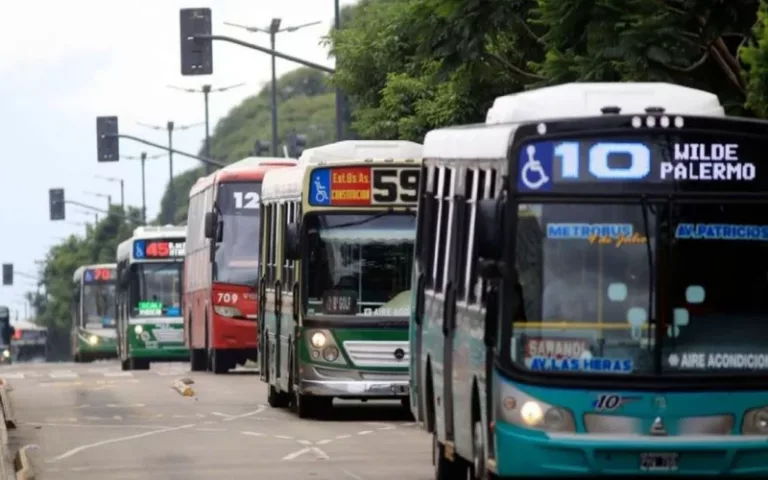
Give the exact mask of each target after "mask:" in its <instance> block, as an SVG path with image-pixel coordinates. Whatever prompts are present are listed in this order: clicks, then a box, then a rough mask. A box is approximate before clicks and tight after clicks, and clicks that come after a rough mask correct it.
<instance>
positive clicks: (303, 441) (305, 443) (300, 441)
mask: <svg viewBox="0 0 768 480" xmlns="http://www.w3.org/2000/svg"><path fill="white" fill-rule="evenodd" d="M296 441H297V442H298V443H299V445H304V446H305V447H309V446H312V445H313V443H312V442H310V441H309V440H296Z"/></svg>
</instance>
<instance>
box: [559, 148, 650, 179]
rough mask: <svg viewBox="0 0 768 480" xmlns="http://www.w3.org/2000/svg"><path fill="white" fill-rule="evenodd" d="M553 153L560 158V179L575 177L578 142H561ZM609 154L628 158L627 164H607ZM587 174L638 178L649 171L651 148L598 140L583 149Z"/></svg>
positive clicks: (612, 177) (577, 170)
mask: <svg viewBox="0 0 768 480" xmlns="http://www.w3.org/2000/svg"><path fill="white" fill-rule="evenodd" d="M554 153H555V156H556V157H559V158H560V165H561V166H562V178H563V179H569V178H570V179H578V178H579V173H580V172H579V166H580V165H579V163H580V161H579V159H580V156H581V155H580V154H581V144H580V143H578V142H563V143H560V144H558V145H557V146H556V147H555V151H554ZM611 155H622V156H628V157H629V158H630V162H629V166H627V167H622V168H618V167H611V165H610V163H609V162H608V159H609V158H610V156H611ZM587 162H588V168H589V173H591V174H592V175H593V176H594V177H595V178H598V179H600V180H641V179H643V178H645V177H647V176H648V174H650V173H651V150H650V149H649V148H648V147H647V146H646V145H644V144H642V143H631V142H624V143H622V142H616V143H613V142H612V143H609V142H598V143H595V144H594V145H592V146H591V147H589V149H588V150H587Z"/></svg>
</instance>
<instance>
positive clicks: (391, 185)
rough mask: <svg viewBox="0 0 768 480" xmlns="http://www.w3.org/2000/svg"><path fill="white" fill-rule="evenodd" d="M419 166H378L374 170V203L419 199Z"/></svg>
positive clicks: (409, 201)
mask: <svg viewBox="0 0 768 480" xmlns="http://www.w3.org/2000/svg"><path fill="white" fill-rule="evenodd" d="M420 176H421V170H420V169H418V168H400V169H398V168H377V169H375V170H373V192H372V193H373V202H372V203H416V202H417V201H418V199H419V178H420Z"/></svg>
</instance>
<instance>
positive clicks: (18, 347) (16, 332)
mask: <svg viewBox="0 0 768 480" xmlns="http://www.w3.org/2000/svg"><path fill="white" fill-rule="evenodd" d="M12 332H13V337H12V339H11V349H10V352H9V353H6V350H4V351H3V357H4V358H7V359H12V360H13V361H14V362H37V363H45V362H47V361H48V329H47V328H46V327H42V326H40V325H36V324H34V323H32V322H29V321H24V320H19V321H16V322H13V325H12Z"/></svg>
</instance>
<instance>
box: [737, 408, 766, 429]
mask: <svg viewBox="0 0 768 480" xmlns="http://www.w3.org/2000/svg"><path fill="white" fill-rule="evenodd" d="M741 433H742V434H744V435H768V407H760V408H753V409H752V410H749V411H747V413H745V414H744V422H743V423H742V425H741Z"/></svg>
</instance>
